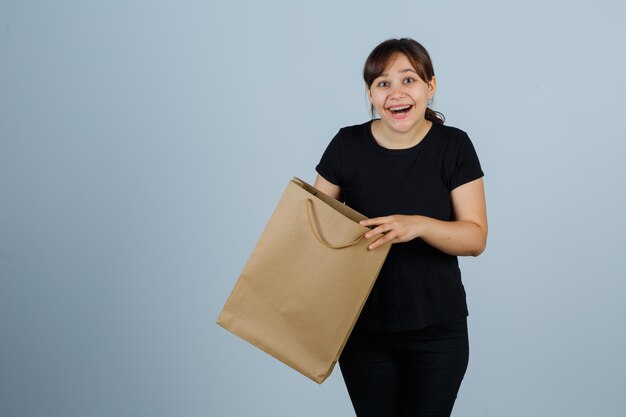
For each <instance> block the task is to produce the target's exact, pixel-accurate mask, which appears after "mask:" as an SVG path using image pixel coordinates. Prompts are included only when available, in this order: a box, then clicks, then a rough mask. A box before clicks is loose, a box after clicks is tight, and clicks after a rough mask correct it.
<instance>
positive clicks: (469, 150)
mask: <svg viewBox="0 0 626 417" xmlns="http://www.w3.org/2000/svg"><path fill="white" fill-rule="evenodd" d="M450 166H451V167H452V173H451V175H450V177H449V178H450V182H449V190H450V191H452V190H453V189H455V188H456V187H458V186H460V185H463V184H465V183H468V182H470V181H473V180H475V179H478V178H481V177H483V176H484V175H485V174H484V173H483V171H482V168H481V166H480V161H479V160H478V155H477V154H476V149H474V145H473V144H472V141H471V140H470V138H469V136H467V134H466V133H465V132H463V134H462V135H460V137H459V143H458V147H456V152H454V155H453V161H452V163H451V164H450Z"/></svg>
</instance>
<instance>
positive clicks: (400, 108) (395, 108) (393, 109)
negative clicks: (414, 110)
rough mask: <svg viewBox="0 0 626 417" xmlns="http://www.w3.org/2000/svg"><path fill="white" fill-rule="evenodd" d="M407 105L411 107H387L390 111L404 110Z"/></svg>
mask: <svg viewBox="0 0 626 417" xmlns="http://www.w3.org/2000/svg"><path fill="white" fill-rule="evenodd" d="M409 107H411V106H402V107H390V108H389V110H392V111H400V110H405V109H408V108H409Z"/></svg>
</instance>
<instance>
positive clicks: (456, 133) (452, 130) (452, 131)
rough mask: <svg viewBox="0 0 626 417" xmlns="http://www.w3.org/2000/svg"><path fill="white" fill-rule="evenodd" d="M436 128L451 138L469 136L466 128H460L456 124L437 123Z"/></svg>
mask: <svg viewBox="0 0 626 417" xmlns="http://www.w3.org/2000/svg"><path fill="white" fill-rule="evenodd" d="M434 126H435V127H436V128H438V130H439V132H440V134H441V135H442V136H445V137H446V138H449V139H455V138H464V137H467V136H468V135H467V133H466V132H465V130H463V129H460V128H458V127H456V126H450V125H444V124H435V125H434Z"/></svg>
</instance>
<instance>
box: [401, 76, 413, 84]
mask: <svg viewBox="0 0 626 417" xmlns="http://www.w3.org/2000/svg"><path fill="white" fill-rule="evenodd" d="M404 81H405V82H406V83H407V84H410V83H412V82H413V81H415V79H414V78H413V77H407V78H406V79H405V80H404Z"/></svg>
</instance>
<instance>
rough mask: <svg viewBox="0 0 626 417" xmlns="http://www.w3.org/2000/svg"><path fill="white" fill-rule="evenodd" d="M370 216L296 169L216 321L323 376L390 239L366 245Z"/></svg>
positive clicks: (314, 377) (336, 354) (294, 364)
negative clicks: (297, 175) (378, 244)
mask: <svg viewBox="0 0 626 417" xmlns="http://www.w3.org/2000/svg"><path fill="white" fill-rule="evenodd" d="M365 218H366V217H365V216H363V215H362V214H360V213H358V212H356V211H355V210H353V209H351V208H350V207H348V206H346V205H344V204H342V203H340V202H339V201H337V200H335V199H334V198H332V197H330V196H328V195H326V194H324V193H322V192H321V191H319V190H317V189H316V188H314V187H312V186H311V185H309V184H307V183H305V182H304V181H302V180H299V179H298V178H295V177H294V179H293V180H291V181H290V182H289V184H288V185H287V188H286V190H285V192H284V193H283V195H282V197H281V199H280V201H279V203H278V205H277V207H276V209H275V210H274V213H273V214H272V216H271V218H270V220H269V222H268V223H267V225H266V227H265V230H264V231H263V233H262V235H261V237H260V238H259V240H258V242H257V244H256V246H255V248H254V250H253V251H252V255H251V256H250V258H249V259H248V261H247V263H246V265H245V266H244V268H243V271H242V272H241V275H240V276H239V279H238V280H237V282H236V284H235V287H234V288H233V290H232V292H231V294H230V296H229V298H228V300H227V301H226V304H225V305H224V308H223V310H222V312H221V313H220V316H219V318H218V320H217V324H219V325H220V326H222V327H224V328H225V329H227V330H229V331H231V332H232V333H234V334H236V335H237V336H239V337H241V338H242V339H244V340H246V341H248V342H250V343H251V344H253V345H254V346H256V347H258V348H260V349H262V350H263V351H265V352H266V353H268V354H270V355H272V356H274V357H275V358H276V359H278V360H280V361H281V362H283V363H285V364H286V365H289V366H290V367H292V368H293V369H295V370H296V371H298V372H300V373H302V374H303V375H305V376H307V377H309V378H310V379H312V380H313V381H315V382H317V383H318V384H321V383H322V382H323V381H324V380H325V379H326V378H327V377H328V376H329V375H330V373H331V372H332V370H333V368H334V366H335V364H336V362H337V360H338V359H339V356H340V354H341V351H342V350H343V347H344V345H345V344H346V341H347V339H348V336H349V335H350V332H351V331H352V328H353V327H354V324H355V322H356V320H357V318H358V316H359V314H360V313H361V309H362V308H363V305H364V304H365V301H366V300H367V297H368V295H369V293H370V291H371V289H372V286H373V285H374V282H375V280H376V277H377V276H378V273H379V272H380V269H381V267H382V265H383V262H384V261H385V258H386V256H387V253H388V252H389V248H390V245H391V244H390V243H387V244H385V245H383V246H381V247H379V248H376V249H375V250H368V249H367V246H368V245H369V244H370V243H372V242H373V241H374V240H375V239H377V238H379V237H380V236H377V237H376V238H372V239H370V240H367V239H365V238H364V237H363V235H364V233H366V232H367V231H368V230H370V229H369V228H367V227H365V226H361V225H359V224H358V222H359V221H360V220H363V219H365Z"/></svg>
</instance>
